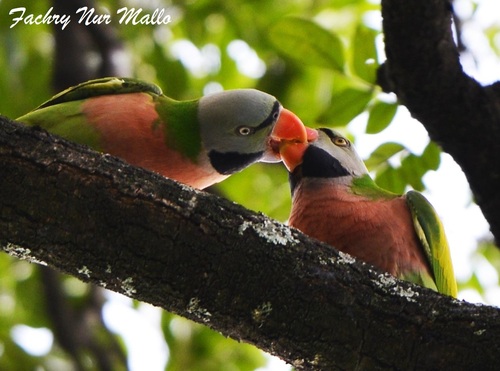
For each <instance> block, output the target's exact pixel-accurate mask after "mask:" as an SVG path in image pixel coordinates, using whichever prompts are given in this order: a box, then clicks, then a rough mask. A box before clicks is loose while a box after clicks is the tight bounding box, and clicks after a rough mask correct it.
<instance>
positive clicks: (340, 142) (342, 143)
mask: <svg viewBox="0 0 500 371" xmlns="http://www.w3.org/2000/svg"><path fill="white" fill-rule="evenodd" d="M333 143H334V144H335V145H337V146H339V147H347V146H349V142H348V141H347V139H345V138H342V137H336V138H333Z"/></svg>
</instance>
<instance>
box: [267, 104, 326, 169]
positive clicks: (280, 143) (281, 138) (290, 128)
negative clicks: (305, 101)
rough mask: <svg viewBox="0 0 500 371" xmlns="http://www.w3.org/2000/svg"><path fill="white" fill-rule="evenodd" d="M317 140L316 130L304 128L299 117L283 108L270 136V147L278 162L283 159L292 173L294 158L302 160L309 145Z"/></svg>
mask: <svg viewBox="0 0 500 371" xmlns="http://www.w3.org/2000/svg"><path fill="white" fill-rule="evenodd" d="M317 138H318V133H317V132H316V130H313V129H310V128H308V127H306V126H304V124H303V123H302V121H301V120H300V119H299V118H298V117H297V115H295V114H294V113H293V112H291V111H289V110H287V109H286V108H283V109H282V110H281V114H280V117H279V119H278V121H277V122H276V125H275V126H274V129H273V132H272V133H271V135H270V143H269V145H270V148H271V151H272V153H273V155H274V157H275V158H276V160H278V161H279V160H280V158H281V159H282V160H283V162H284V163H285V166H286V167H287V168H288V170H289V171H292V170H293V169H291V168H290V167H289V165H292V162H294V161H295V160H292V158H296V157H297V156H300V158H302V156H301V155H302V154H303V153H304V151H305V149H306V148H307V143H308V142H309V141H314V140H316V139H317ZM283 152H285V153H286V157H287V158H286V159H285V158H283ZM288 162H290V164H289V163H288ZM293 167H295V166H293Z"/></svg>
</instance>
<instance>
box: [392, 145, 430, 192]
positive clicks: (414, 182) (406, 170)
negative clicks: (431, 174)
mask: <svg viewBox="0 0 500 371" xmlns="http://www.w3.org/2000/svg"><path fill="white" fill-rule="evenodd" d="M424 165H425V164H424V162H423V161H422V159H421V158H420V157H418V156H416V155H414V154H413V153H411V154H409V155H408V156H406V157H405V158H404V159H403V161H401V167H400V168H399V171H400V172H401V176H402V178H403V180H404V181H406V183H407V184H409V185H410V186H411V187H412V188H413V189H415V190H417V191H423V190H424V188H425V186H424V183H422V177H423V176H424V174H425V173H426V172H427V170H428V169H427V168H426V167H425V166H424Z"/></svg>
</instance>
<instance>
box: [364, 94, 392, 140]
mask: <svg viewBox="0 0 500 371" xmlns="http://www.w3.org/2000/svg"><path fill="white" fill-rule="evenodd" d="M397 109H398V105H397V104H395V103H386V102H381V101H378V102H376V103H375V104H374V105H373V106H372V108H371V109H370V115H369V116H368V124H367V125H366V133H367V134H376V133H380V132H381V131H382V130H384V129H385V128H386V127H387V126H389V124H390V123H391V122H392V119H393V118H394V116H395V115H396V111H397Z"/></svg>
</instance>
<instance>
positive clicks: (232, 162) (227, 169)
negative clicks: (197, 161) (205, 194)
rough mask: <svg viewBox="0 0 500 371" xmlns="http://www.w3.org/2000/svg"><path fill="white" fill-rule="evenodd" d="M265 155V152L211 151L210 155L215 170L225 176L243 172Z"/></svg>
mask: <svg viewBox="0 0 500 371" xmlns="http://www.w3.org/2000/svg"><path fill="white" fill-rule="evenodd" d="M263 155H264V152H263V151H261V152H256V153H237V152H226V153H221V152H217V151H210V152H209V153H208V157H209V158H210V163H211V164H212V166H213V167H214V169H215V170H217V172H219V173H220V174H223V175H230V174H233V173H236V172H238V171H240V170H243V169H244V168H246V167H247V166H248V165H251V164H253V163H254V162H257V161H258V160H260V159H261V158H262V156H263Z"/></svg>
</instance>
